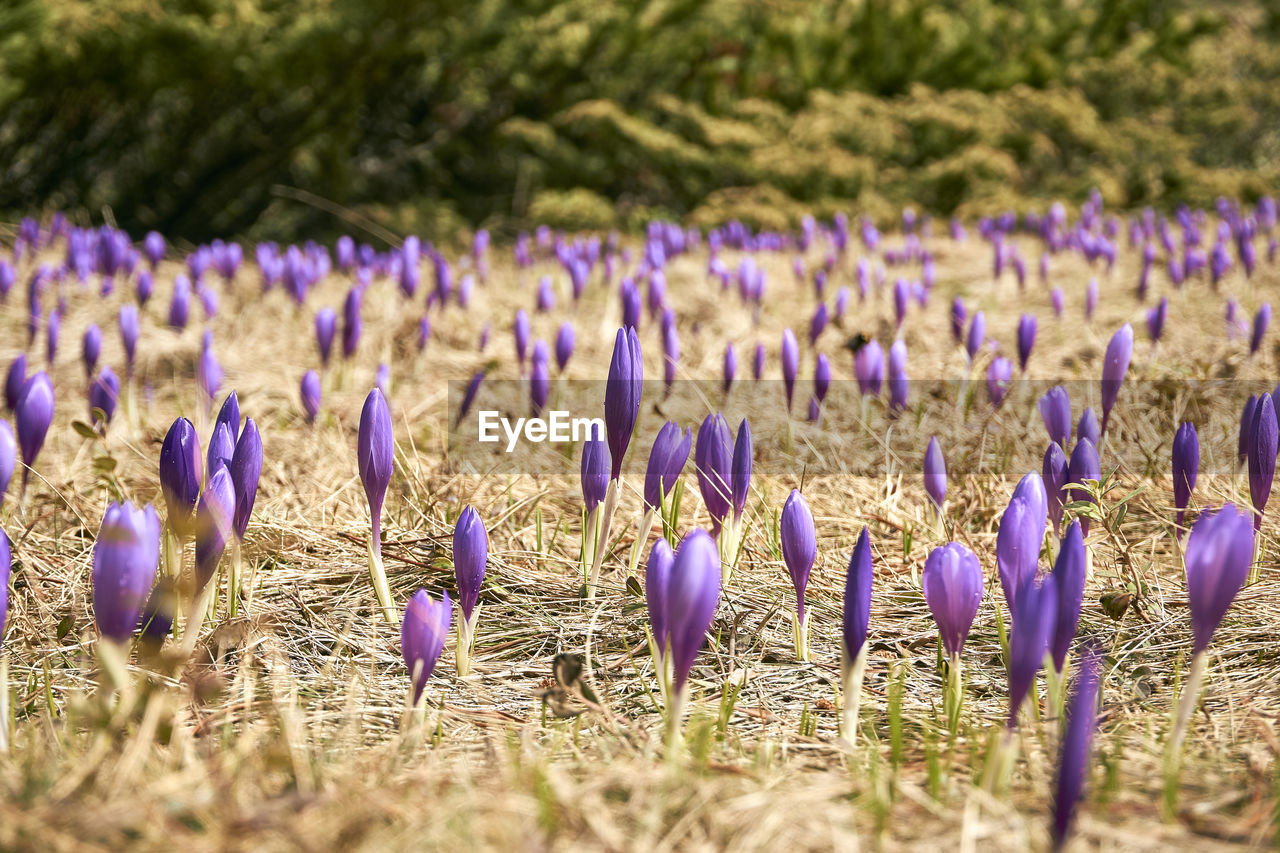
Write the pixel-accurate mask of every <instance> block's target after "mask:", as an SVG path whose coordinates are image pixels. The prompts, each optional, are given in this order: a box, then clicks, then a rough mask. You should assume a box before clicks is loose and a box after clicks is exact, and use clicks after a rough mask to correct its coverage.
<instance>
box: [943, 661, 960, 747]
mask: <svg viewBox="0 0 1280 853" xmlns="http://www.w3.org/2000/svg"><path fill="white" fill-rule="evenodd" d="M963 701H964V676H963V675H962V674H961V672H960V654H959V653H958V652H957V653H956V654H953V655H952V656H951V658H950V659H949V660H948V662H947V700H946V705H947V732H948V733H949V734H950V735H951V740H952V742H954V741H955V739H956V736H957V735H958V734H959V733H960V706H961V704H962V703H963Z"/></svg>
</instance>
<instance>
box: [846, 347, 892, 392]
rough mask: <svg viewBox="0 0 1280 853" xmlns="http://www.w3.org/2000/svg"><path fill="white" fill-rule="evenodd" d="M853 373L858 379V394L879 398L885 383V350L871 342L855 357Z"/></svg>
mask: <svg viewBox="0 0 1280 853" xmlns="http://www.w3.org/2000/svg"><path fill="white" fill-rule="evenodd" d="M853 372H854V375H855V376H856V377H857V379H858V392H859V393H861V394H870V395H872V396H878V395H879V394H880V386H881V384H882V383H883V381H884V350H883V349H882V348H881V346H880V343H879V342H878V341H871V342H870V343H868V344H867V345H866V346H864V347H862V348H861V349H859V350H858V352H857V354H856V355H855V356H854V357H853Z"/></svg>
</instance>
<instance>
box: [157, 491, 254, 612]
mask: <svg viewBox="0 0 1280 853" xmlns="http://www.w3.org/2000/svg"><path fill="white" fill-rule="evenodd" d="M235 513H236V492H235V486H234V485H233V484H232V482H231V472H230V471H229V470H228V469H227V467H226V466H225V465H224V466H222V467H220V468H218V470H217V471H215V472H213V473H212V474H210V475H209V483H208V485H206V486H205V490H204V494H202V495H201V496H200V503H199V505H198V506H197V507H196V518H195V531H196V589H197V590H203V589H204V588H205V586H206V585H207V584H208V583H209V581H210V580H211V579H212V578H213V575H214V572H215V571H216V570H217V568H218V562H219V561H220V560H221V559H222V553H223V551H225V550H226V548H227V541H228V540H230V539H231V536H232V533H233V530H232V525H233V523H234V519H235ZM149 586H150V584H148V587H149Z"/></svg>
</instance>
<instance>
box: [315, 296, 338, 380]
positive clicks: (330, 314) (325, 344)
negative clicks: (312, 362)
mask: <svg viewBox="0 0 1280 853" xmlns="http://www.w3.org/2000/svg"><path fill="white" fill-rule="evenodd" d="M337 330H338V315H337V312H335V311H334V310H333V309H332V308H321V309H320V310H319V311H317V312H316V348H317V349H318V350H319V351H320V364H321V365H323V366H324V367H328V366H329V356H330V355H331V354H332V353H333V336H334V334H335V333H336V332H337Z"/></svg>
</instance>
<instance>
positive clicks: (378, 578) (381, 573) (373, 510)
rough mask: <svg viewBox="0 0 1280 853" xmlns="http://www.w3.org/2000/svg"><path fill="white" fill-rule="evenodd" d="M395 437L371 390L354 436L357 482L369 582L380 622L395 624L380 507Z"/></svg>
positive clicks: (387, 414) (388, 415)
mask: <svg viewBox="0 0 1280 853" xmlns="http://www.w3.org/2000/svg"><path fill="white" fill-rule="evenodd" d="M394 441H395V440H394V437H393V435H392V428H391V411H390V410H389V409H388V408H387V401H386V398H384V397H383V396H382V392H381V391H380V390H378V389H377V388H374V389H373V390H372V391H370V392H369V396H368V397H366V398H365V401H364V408H363V410H361V412H360V431H359V434H358V436H357V446H356V451H357V461H358V463H359V467H360V481H361V482H362V483H363V484H364V493H365V497H366V498H367V499H368V501H369V519H370V524H371V527H372V533H371V535H370V537H369V580H370V582H371V583H372V584H373V591H374V594H375V595H376V596H377V599H378V606H379V608H380V609H381V610H382V615H383V618H385V619H386V620H387V621H388V622H391V623H393V624H394V623H395V619H396V611H395V605H394V603H393V602H392V600H391V587H390V586H388V585H387V572H386V569H385V568H384V567H383V564H382V504H383V502H384V501H385V500H386V497H387V487H388V486H389V485H391V469H392V464H393V462H394V457H395V446H394Z"/></svg>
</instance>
